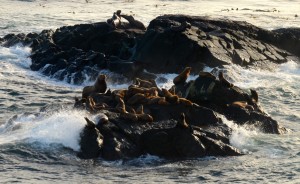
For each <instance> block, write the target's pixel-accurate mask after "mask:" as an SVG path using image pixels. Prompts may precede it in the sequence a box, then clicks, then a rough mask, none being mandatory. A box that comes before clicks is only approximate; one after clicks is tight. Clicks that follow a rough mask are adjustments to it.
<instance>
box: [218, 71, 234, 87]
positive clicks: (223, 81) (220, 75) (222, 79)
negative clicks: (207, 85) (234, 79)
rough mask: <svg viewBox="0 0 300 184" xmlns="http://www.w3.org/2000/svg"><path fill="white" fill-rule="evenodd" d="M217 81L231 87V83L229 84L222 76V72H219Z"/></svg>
mask: <svg viewBox="0 0 300 184" xmlns="http://www.w3.org/2000/svg"><path fill="white" fill-rule="evenodd" d="M219 81H220V82H221V84H223V85H224V86H225V87H227V88H232V87H233V84H231V83H230V82H229V81H228V80H226V79H225V78H224V75H223V72H221V71H220V72H219Z"/></svg>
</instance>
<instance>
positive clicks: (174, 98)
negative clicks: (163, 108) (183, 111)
mask: <svg viewBox="0 0 300 184" xmlns="http://www.w3.org/2000/svg"><path fill="white" fill-rule="evenodd" d="M161 90H162V93H163V96H164V97H166V101H167V102H169V103H170V104H177V103H178V102H179V97H178V96H177V95H172V93H170V92H169V91H168V90H166V89H164V88H162V89H161Z"/></svg>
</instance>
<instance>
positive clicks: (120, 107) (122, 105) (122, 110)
mask: <svg viewBox="0 0 300 184" xmlns="http://www.w3.org/2000/svg"><path fill="white" fill-rule="evenodd" d="M116 110H117V111H118V112H119V113H128V112H127V111H126V107H125V103H124V100H123V99H122V98H119V101H118V104H117V105H116Z"/></svg>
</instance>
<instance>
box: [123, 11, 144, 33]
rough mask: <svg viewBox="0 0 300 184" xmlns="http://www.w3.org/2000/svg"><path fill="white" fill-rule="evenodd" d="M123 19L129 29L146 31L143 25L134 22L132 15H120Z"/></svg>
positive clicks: (136, 21) (139, 22)
mask: <svg viewBox="0 0 300 184" xmlns="http://www.w3.org/2000/svg"><path fill="white" fill-rule="evenodd" d="M120 16H121V17H123V18H124V19H126V20H127V21H128V22H129V25H130V28H136V29H141V30H146V27H145V25H144V24H143V23H142V22H141V21H138V20H135V19H134V18H133V16H132V15H124V14H122V15H120Z"/></svg>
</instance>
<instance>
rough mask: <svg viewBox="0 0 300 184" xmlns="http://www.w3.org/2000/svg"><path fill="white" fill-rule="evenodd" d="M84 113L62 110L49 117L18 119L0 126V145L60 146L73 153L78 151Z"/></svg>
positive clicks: (24, 117) (29, 116) (31, 116)
mask: <svg viewBox="0 0 300 184" xmlns="http://www.w3.org/2000/svg"><path fill="white" fill-rule="evenodd" d="M85 116H88V115H87V114H86V113H85V112H82V111H76V110H62V111H60V112H55V113H53V114H51V115H39V116H34V115H28V116H21V117H18V118H17V119H16V120H15V121H14V122H13V124H12V125H9V126H8V125H7V124H8V123H11V122H7V123H6V124H4V125H1V126H0V132H1V133H0V144H7V143H13V142H24V141H25V142H29V143H34V142H38V143H40V144H42V145H44V146H49V145H51V144H53V143H54V144H61V145H63V146H65V147H68V148H71V149H73V150H75V151H78V150H79V149H80V146H79V142H78V141H79V136H80V132H81V131H82V129H83V127H84V125H85V124H86V122H85V120H84V117H85Z"/></svg>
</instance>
